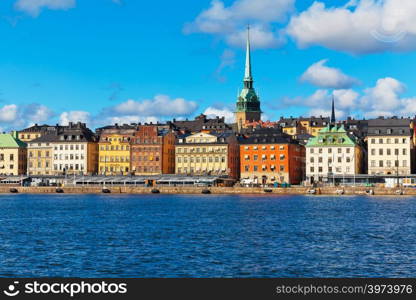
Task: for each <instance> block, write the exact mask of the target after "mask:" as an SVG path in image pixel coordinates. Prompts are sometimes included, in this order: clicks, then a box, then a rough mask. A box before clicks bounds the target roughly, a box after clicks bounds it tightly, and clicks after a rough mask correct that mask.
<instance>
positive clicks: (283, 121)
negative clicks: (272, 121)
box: [277, 116, 330, 127]
mask: <svg viewBox="0 0 416 300" xmlns="http://www.w3.org/2000/svg"><path fill="white" fill-rule="evenodd" d="M301 121H308V122H309V126H311V127H325V126H327V125H328V124H329V123H330V118H329V117H322V116H319V117H315V116H312V117H302V116H300V117H298V118H294V117H289V118H283V117H280V119H279V120H278V121H277V122H278V123H279V124H280V125H281V126H282V127H296V126H297V125H298V123H299V122H301Z"/></svg>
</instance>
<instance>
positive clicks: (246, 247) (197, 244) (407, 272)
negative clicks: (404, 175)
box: [0, 195, 416, 277]
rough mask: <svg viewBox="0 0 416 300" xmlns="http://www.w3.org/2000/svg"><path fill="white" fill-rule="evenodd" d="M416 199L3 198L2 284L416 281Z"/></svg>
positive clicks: (0, 215)
mask: <svg viewBox="0 0 416 300" xmlns="http://www.w3.org/2000/svg"><path fill="white" fill-rule="evenodd" d="M415 232H416V198H412V197H403V198H391V197H315V196H310V197H309V196H229V195H224V196H218V195H203V196H202V195H201V196H199V195H196V196H195V195H186V196H183V195H173V196H172V195H129V196H120V195H81V196H80V195H1V196H0V262H1V263H0V276H2V277H40V276H59V277H357V276H359V277H415V276H416V237H415Z"/></svg>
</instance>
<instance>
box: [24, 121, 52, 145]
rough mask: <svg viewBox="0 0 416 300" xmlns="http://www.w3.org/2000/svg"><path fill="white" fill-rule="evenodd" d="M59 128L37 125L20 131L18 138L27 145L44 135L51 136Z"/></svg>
mask: <svg viewBox="0 0 416 300" xmlns="http://www.w3.org/2000/svg"><path fill="white" fill-rule="evenodd" d="M59 127H60V126H59V125H56V126H50V125H47V124H44V125H38V124H35V125H33V126H30V127H28V128H25V129H22V130H20V131H18V137H19V139H20V140H21V141H22V142H25V143H27V142H30V141H33V140H34V139H37V138H40V137H41V136H43V135H46V134H49V133H51V132H53V131H55V130H56V129H57V128H59Z"/></svg>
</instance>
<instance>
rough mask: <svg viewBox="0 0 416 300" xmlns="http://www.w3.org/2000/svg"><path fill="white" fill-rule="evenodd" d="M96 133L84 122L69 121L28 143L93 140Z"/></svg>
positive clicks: (95, 139) (95, 138)
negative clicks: (67, 123) (65, 124)
mask: <svg viewBox="0 0 416 300" xmlns="http://www.w3.org/2000/svg"><path fill="white" fill-rule="evenodd" d="M95 141H97V137H96V135H95V134H94V133H93V132H92V131H91V130H90V129H88V128H87V127H86V125H85V124H84V123H76V124H74V123H69V125H68V126H59V128H56V130H54V131H52V132H50V133H47V134H45V135H43V136H41V137H39V138H37V139H34V140H33V141H31V142H29V143H64V142H68V143H71V142H78V143H79V142H95Z"/></svg>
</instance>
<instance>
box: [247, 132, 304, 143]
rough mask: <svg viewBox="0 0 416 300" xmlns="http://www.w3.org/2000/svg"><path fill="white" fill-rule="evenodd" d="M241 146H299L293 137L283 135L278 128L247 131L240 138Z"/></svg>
mask: <svg viewBox="0 0 416 300" xmlns="http://www.w3.org/2000/svg"><path fill="white" fill-rule="evenodd" d="M239 141H240V144H298V141H296V140H294V139H293V138H292V136H290V135H288V134H286V133H283V132H282V131H281V130H280V129H277V128H255V129H252V131H251V132H250V131H245V136H242V137H240V139H239Z"/></svg>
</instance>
